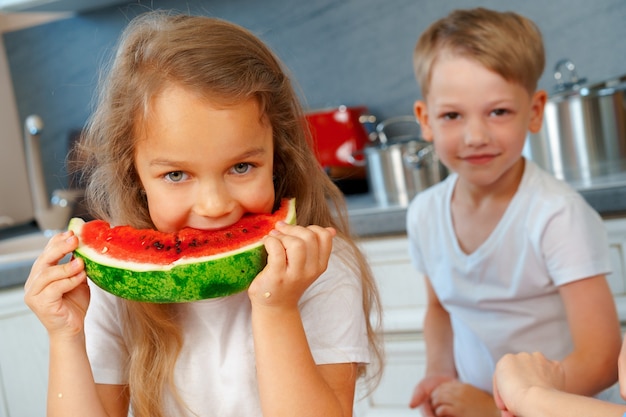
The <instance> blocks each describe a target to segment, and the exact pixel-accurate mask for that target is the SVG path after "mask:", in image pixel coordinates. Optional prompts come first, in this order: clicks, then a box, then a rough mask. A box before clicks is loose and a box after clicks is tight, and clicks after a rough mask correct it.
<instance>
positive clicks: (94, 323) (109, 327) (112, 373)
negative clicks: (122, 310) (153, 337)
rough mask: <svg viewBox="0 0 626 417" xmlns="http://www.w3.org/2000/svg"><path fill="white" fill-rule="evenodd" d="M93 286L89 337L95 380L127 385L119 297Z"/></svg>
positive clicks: (99, 382) (91, 286)
mask: <svg viewBox="0 0 626 417" xmlns="http://www.w3.org/2000/svg"><path fill="white" fill-rule="evenodd" d="M89 287H90V289H91V301H90V303H89V308H88V309H87V315H86V317H85V339H86V346H87V355H88V357H89V362H90V363H91V369H92V372H93V375H94V379H95V381H96V383H98V384H116V385H118V384H127V383H128V378H127V376H126V374H125V372H124V369H125V366H124V365H125V364H126V363H127V359H128V350H127V349H126V345H125V344H124V341H123V339H122V332H121V328H120V319H119V307H118V300H117V298H116V297H115V296H113V295H111V294H109V293H107V292H105V291H104V290H102V289H100V288H99V287H98V286H97V285H95V284H93V283H92V282H91V281H89Z"/></svg>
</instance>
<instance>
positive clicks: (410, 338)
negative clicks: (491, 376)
mask: <svg viewBox="0 0 626 417" xmlns="http://www.w3.org/2000/svg"><path fill="white" fill-rule="evenodd" d="M604 223H605V226H606V228H607V232H608V235H609V245H610V253H611V263H612V267H613V271H614V272H613V273H612V274H610V275H609V276H608V277H607V279H608V282H609V285H610V287H611V291H612V292H613V294H614V296H615V301H616V305H617V309H618V314H619V317H620V321H621V322H622V324H623V325H624V323H626V218H620V219H607V220H605V222H604ZM361 248H362V250H363V251H364V253H365V254H366V256H367V258H368V260H369V262H370V265H371V267H372V271H373V272H374V276H375V279H376V281H377V284H378V286H379V291H380V295H381V300H382V304H383V309H384V317H383V329H382V333H383V335H382V336H383V340H384V346H385V355H386V361H387V362H386V366H385V370H384V373H383V377H382V380H381V383H380V385H379V386H378V387H377V389H376V390H375V391H374V392H373V393H372V395H370V396H369V397H367V398H365V399H361V400H358V401H357V403H356V410H357V411H358V413H359V414H358V415H359V417H383V416H386V417H392V416H393V417H415V416H416V415H419V414H420V413H419V412H418V411H416V410H411V409H409V408H408V403H409V400H410V398H411V394H412V392H413V388H414V387H415V384H416V383H417V382H418V381H419V380H420V379H421V378H422V377H423V375H424V372H425V367H426V349H425V344H424V339H423V333H422V329H423V327H422V322H423V319H424V312H425V307H426V291H425V286H424V281H423V277H422V276H420V274H418V273H417V272H416V271H415V270H414V269H413V266H412V265H411V261H410V258H409V254H408V240H407V237H406V235H404V234H399V235H392V236H382V237H372V238H364V239H363V240H362V241H361Z"/></svg>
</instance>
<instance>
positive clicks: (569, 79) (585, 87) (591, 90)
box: [550, 59, 626, 101]
mask: <svg viewBox="0 0 626 417" xmlns="http://www.w3.org/2000/svg"><path fill="white" fill-rule="evenodd" d="M554 78H555V79H556V80H557V84H556V86H555V88H554V91H555V93H554V94H553V95H552V96H551V97H550V100H552V101H563V100H568V99H571V98H576V97H589V98H592V97H603V96H610V95H613V94H615V93H618V92H620V91H623V90H626V75H623V76H621V77H619V78H617V79H612V80H608V81H602V82H598V83H594V84H588V83H587V79H586V78H580V77H578V74H577V73H576V66H575V65H574V63H573V62H572V61H571V60H569V59H562V60H560V61H559V62H557V64H556V66H555V70H554Z"/></svg>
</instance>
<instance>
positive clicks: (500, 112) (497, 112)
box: [491, 109, 509, 116]
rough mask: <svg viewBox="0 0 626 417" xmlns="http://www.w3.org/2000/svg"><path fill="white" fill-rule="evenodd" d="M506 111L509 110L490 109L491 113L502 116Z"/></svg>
mask: <svg viewBox="0 0 626 417" xmlns="http://www.w3.org/2000/svg"><path fill="white" fill-rule="evenodd" d="M508 113H509V111H508V110H507V109H495V110H492V111H491V114H493V115H494V116H504V115H505V114H508Z"/></svg>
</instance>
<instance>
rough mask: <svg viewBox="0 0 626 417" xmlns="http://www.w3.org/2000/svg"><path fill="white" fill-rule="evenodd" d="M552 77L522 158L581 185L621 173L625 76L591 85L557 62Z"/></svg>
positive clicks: (625, 163) (625, 146)
mask: <svg viewBox="0 0 626 417" xmlns="http://www.w3.org/2000/svg"><path fill="white" fill-rule="evenodd" d="M555 78H556V79H557V81H558V84H557V88H556V93H555V94H553V95H552V96H551V97H550V98H549V99H548V102H547V103H546V107H545V111H544V122H543V127H542V130H541V131H540V132H539V133H537V134H533V135H529V138H528V142H527V145H528V147H527V156H529V157H530V158H531V159H533V160H534V161H535V162H537V163H538V164H539V165H540V166H543V167H544V168H545V169H546V170H548V171H550V172H552V173H553V174H554V175H555V176H556V177H557V178H560V179H563V180H566V181H574V182H578V183H580V184H581V185H583V186H584V185H585V184H591V183H593V181H594V180H595V179H597V178H599V177H603V176H606V175H610V174H614V173H618V172H623V171H626V76H624V77H621V78H617V79H614V80H609V81H604V82H601V83H597V84H591V85H590V84H587V83H586V82H585V81H586V80H585V79H579V78H578V75H577V74H576V70H575V66H574V64H573V63H572V62H571V61H569V60H562V61H559V63H558V64H557V66H556V68H555Z"/></svg>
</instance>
